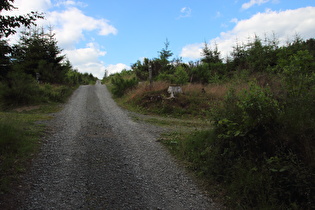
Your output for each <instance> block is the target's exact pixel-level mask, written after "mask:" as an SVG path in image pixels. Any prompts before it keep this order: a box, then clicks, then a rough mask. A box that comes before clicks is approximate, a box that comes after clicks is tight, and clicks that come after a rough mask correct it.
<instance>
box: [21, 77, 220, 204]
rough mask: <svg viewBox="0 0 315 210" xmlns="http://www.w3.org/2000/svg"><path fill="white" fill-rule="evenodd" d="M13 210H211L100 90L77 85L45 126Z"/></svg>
mask: <svg viewBox="0 0 315 210" xmlns="http://www.w3.org/2000/svg"><path fill="white" fill-rule="evenodd" d="M49 124H51V126H52V127H53V132H52V134H51V135H49V136H48V137H46V138H45V140H44V143H43V146H42V150H41V153H40V154H39V156H38V158H36V160H34V163H33V166H32V169H31V172H30V174H29V175H27V176H26V179H25V182H26V183H27V186H28V192H27V196H26V197H25V198H24V199H23V201H21V205H20V207H19V209H215V208H214V206H213V205H212V203H211V202H209V199H208V198H207V197H206V196H204V195H203V194H202V193H201V192H200V191H199V190H198V188H197V186H196V185H195V184H194V182H193V181H192V180H191V179H190V178H189V177H188V176H187V175H186V173H185V171H184V170H183V169H182V168H181V167H179V166H178V165H177V164H176V163H175V161H174V159H173V158H172V157H171V155H170V154H169V153H168V151H167V150H166V149H165V148H164V147H163V146H162V145H161V144H160V143H159V142H157V141H156V138H157V134H158V128H156V127H154V126H152V125H145V124H140V123H136V122H133V121H132V120H131V119H130V118H129V117H128V113H127V112H126V111H124V110H122V109H121V108H119V107H118V106H117V105H116V104H115V102H114V101H113V100H112V98H111V96H110V94H109V92H108V90H107V88H106V86H104V85H101V84H100V82H98V83H97V84H96V85H94V86H80V87H79V88H78V89H77V90H76V91H75V92H74V94H73V95H72V97H71V98H70V100H69V102H68V103H67V104H66V106H65V108H64V109H63V111H61V112H60V113H57V114H56V117H55V119H54V120H52V122H50V123H49Z"/></svg>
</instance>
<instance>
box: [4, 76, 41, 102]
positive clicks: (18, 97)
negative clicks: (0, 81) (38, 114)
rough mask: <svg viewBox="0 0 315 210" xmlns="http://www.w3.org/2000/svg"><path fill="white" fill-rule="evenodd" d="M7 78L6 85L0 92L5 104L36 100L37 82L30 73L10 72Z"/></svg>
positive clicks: (37, 95) (37, 92)
mask: <svg viewBox="0 0 315 210" xmlns="http://www.w3.org/2000/svg"><path fill="white" fill-rule="evenodd" d="M8 78H9V79H8V81H9V82H8V85H6V86H5V88H4V90H3V94H2V100H3V102H4V104H5V105H6V106H9V105H13V106H16V105H25V104H31V103H34V102H37V101H38V98H39V88H38V84H37V82H36V80H35V79H34V78H33V77H32V76H31V75H28V74H24V73H19V72H11V73H9V76H8Z"/></svg>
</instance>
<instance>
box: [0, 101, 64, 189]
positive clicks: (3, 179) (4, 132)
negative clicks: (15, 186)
mask: <svg viewBox="0 0 315 210" xmlns="http://www.w3.org/2000/svg"><path fill="white" fill-rule="evenodd" d="M23 109H26V110H27V107H25V108H20V109H18V111H19V112H18V111H10V112H0V193H5V192H7V191H9V190H10V187H11V184H12V183H13V182H14V181H16V180H17V179H18V176H19V174H21V173H23V172H24V171H25V170H26V169H27V167H28V163H29V162H30V160H31V159H32V158H33V157H34V156H35V155H36V154H37V152H38V149H39V147H40V137H41V135H43V132H44V131H45V125H44V123H43V121H46V120H49V119H51V118H52V117H51V116H49V115H48V114H49V113H52V112H56V111H57V110H59V109H60V106H59V105H58V104H52V105H41V106H39V107H37V108H36V109H32V110H30V111H22V110H23Z"/></svg>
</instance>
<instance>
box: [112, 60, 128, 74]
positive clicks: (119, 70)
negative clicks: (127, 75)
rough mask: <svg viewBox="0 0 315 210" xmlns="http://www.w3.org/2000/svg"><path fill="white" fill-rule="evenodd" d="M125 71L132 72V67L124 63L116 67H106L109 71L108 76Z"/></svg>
mask: <svg viewBox="0 0 315 210" xmlns="http://www.w3.org/2000/svg"><path fill="white" fill-rule="evenodd" d="M124 69H126V70H130V69H131V68H130V66H127V65H126V64H123V63H117V64H115V65H113V64H110V65H108V66H106V70H107V71H108V75H110V74H115V73H118V72H121V71H122V70H124Z"/></svg>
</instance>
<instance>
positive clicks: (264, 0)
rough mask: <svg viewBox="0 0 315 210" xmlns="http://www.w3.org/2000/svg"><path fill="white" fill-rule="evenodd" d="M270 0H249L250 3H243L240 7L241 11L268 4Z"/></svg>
mask: <svg viewBox="0 0 315 210" xmlns="http://www.w3.org/2000/svg"><path fill="white" fill-rule="evenodd" d="M269 1H270V0H250V2H247V3H244V4H243V5H242V9H249V8H250V7H252V6H254V5H255V4H258V5H261V4H265V3H267V2H269Z"/></svg>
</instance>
